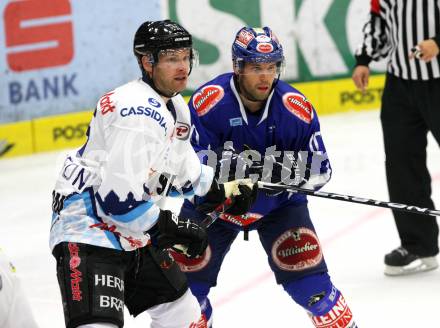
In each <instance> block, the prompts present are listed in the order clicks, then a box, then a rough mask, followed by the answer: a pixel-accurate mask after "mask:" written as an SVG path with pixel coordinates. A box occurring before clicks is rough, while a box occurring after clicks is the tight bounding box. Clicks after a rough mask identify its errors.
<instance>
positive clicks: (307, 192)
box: [258, 181, 440, 216]
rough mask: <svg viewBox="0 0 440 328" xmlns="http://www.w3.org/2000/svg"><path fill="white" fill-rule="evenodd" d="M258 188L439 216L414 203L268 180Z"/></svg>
mask: <svg viewBox="0 0 440 328" xmlns="http://www.w3.org/2000/svg"><path fill="white" fill-rule="evenodd" d="M258 188H259V189H267V190H278V191H287V192H293V193H301V194H305V195H308V196H315V197H321V198H327V199H333V200H340V201H344V202H349V203H356V204H364V205H370V206H377V207H384V208H389V209H391V210H396V211H401V212H408V213H416V214H425V215H431V216H440V211H439V210H436V209H430V208H424V207H418V206H414V205H406V204H399V203H393V202H385V201H381V200H374V199H369V198H363V197H357V196H351V195H344V194H336V193H332V192H327V191H313V190H309V189H303V188H299V187H295V186H288V185H280V184H274V183H268V182H263V181H258Z"/></svg>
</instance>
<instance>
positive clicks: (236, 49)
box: [232, 26, 284, 71]
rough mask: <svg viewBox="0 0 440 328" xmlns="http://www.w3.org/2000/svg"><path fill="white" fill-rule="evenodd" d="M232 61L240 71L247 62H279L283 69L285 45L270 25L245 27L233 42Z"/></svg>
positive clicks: (278, 64)
mask: <svg viewBox="0 0 440 328" xmlns="http://www.w3.org/2000/svg"><path fill="white" fill-rule="evenodd" d="M232 61H233V64H234V69H238V71H240V70H241V69H242V68H243V66H244V63H246V62H247V63H249V62H250V63H277V66H278V67H279V69H280V70H279V71H281V68H282V67H283V65H284V54H283V47H282V46H281V44H280V42H279V41H278V38H277V37H276V35H275V34H274V33H273V32H272V30H271V29H270V28H269V27H267V26H265V27H263V28H256V27H243V28H241V29H240V30H239V31H238V32H237V34H236V36H235V40H234V42H233V43H232Z"/></svg>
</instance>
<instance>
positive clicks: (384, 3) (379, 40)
mask: <svg viewBox="0 0 440 328" xmlns="http://www.w3.org/2000/svg"><path fill="white" fill-rule="evenodd" d="M363 33H364V41H363V44H362V45H361V46H360V47H359V48H358V50H357V51H356V62H357V64H358V65H368V64H369V63H370V61H371V60H379V59H381V58H386V57H388V67H387V71H388V72H389V73H390V74H393V75H395V76H397V77H400V78H403V79H406V80H430V79H435V78H440V61H439V56H437V57H435V58H433V59H432V60H431V61H430V62H429V63H425V62H424V61H421V60H417V59H415V60H410V59H409V57H408V56H409V53H410V50H411V48H412V47H414V46H415V45H417V44H418V43H419V42H421V41H423V40H427V39H434V41H436V43H437V45H438V46H439V47H440V0H372V1H371V10H370V19H369V21H368V22H367V24H365V26H364V29H363Z"/></svg>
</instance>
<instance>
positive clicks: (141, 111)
mask: <svg viewBox="0 0 440 328" xmlns="http://www.w3.org/2000/svg"><path fill="white" fill-rule="evenodd" d="M120 113H121V116H122V117H127V116H132V115H145V116H146V117H150V118H152V119H153V120H155V121H156V122H157V123H158V124H159V125H160V126H161V127H162V128H163V129H164V130H165V133H167V125H166V122H165V118H164V117H163V116H162V114H160V113H159V112H157V111H155V110H154V109H152V108H150V107H144V106H137V107H130V108H128V107H125V108H122V109H121V112H120Z"/></svg>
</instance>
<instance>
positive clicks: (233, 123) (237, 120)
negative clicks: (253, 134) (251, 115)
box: [229, 117, 243, 126]
mask: <svg viewBox="0 0 440 328" xmlns="http://www.w3.org/2000/svg"><path fill="white" fill-rule="evenodd" d="M229 125H230V126H241V125H243V120H242V118H241V117H234V118H230V119H229Z"/></svg>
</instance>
